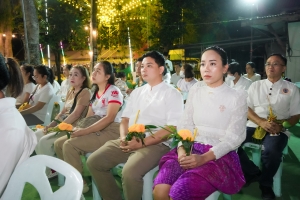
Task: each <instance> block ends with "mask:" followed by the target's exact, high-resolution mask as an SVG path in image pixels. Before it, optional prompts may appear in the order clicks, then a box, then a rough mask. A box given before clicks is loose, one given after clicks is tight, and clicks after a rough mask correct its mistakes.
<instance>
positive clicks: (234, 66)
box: [228, 62, 242, 75]
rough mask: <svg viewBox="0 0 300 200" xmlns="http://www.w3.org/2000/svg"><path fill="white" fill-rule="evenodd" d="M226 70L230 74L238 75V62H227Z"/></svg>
mask: <svg viewBox="0 0 300 200" xmlns="http://www.w3.org/2000/svg"><path fill="white" fill-rule="evenodd" d="M228 72H230V73H231V74H235V73H238V75H241V74H242V70H241V68H240V64H239V63H238V62H232V63H230V64H229V67H228Z"/></svg>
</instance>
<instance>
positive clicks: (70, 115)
mask: <svg viewBox="0 0 300 200" xmlns="http://www.w3.org/2000/svg"><path fill="white" fill-rule="evenodd" d="M69 81H70V85H71V87H72V88H71V89H70V90H69V91H68V93H67V96H66V101H65V105H64V108H63V109H62V111H61V112H60V113H59V114H58V115H57V116H56V117H55V120H53V121H52V122H51V123H50V124H48V125H47V126H45V127H44V128H43V129H38V130H37V131H36V132H35V134H36V136H37V139H38V144H37V146H36V148H35V152H36V154H44V155H48V156H54V154H55V152H54V149H53V143H54V141H55V140H56V139H57V138H59V137H61V136H62V135H61V134H56V132H57V131H55V130H53V131H51V129H53V128H54V127H56V126H57V125H58V124H59V122H64V123H68V124H73V125H76V123H77V122H78V120H80V119H82V118H84V117H85V116H86V114H87V111H88V107H89V103H90V98H91V93H90V90H89V88H90V78H89V74H88V71H87V70H86V69H85V68H84V67H83V66H74V67H73V68H72V69H71V71H70V74H69ZM49 173H51V172H49ZM49 176H51V175H50V174H49Z"/></svg>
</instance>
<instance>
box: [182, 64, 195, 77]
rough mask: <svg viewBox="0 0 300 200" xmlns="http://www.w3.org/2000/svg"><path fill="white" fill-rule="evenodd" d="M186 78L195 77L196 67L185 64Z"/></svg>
mask: <svg viewBox="0 0 300 200" xmlns="http://www.w3.org/2000/svg"><path fill="white" fill-rule="evenodd" d="M183 68H184V78H194V77H195V73H194V68H193V67H192V65H190V64H184V65H183Z"/></svg>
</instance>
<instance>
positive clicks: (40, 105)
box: [20, 65, 54, 126]
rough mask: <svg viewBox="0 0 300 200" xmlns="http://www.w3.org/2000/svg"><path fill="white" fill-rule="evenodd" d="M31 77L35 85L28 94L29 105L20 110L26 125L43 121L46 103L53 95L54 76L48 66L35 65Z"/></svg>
mask: <svg viewBox="0 0 300 200" xmlns="http://www.w3.org/2000/svg"><path fill="white" fill-rule="evenodd" d="M32 78H33V79H34V80H35V81H36V84H37V86H36V88H35V90H34V91H33V92H32V93H31V95H30V96H29V105H30V107H29V108H27V109H24V110H22V111H20V113H21V115H23V117H24V119H25V121H26V123H27V125H28V126H32V125H37V124H43V123H44V120H45V117H46V114H47V107H48V103H49V101H50V100H51V98H52V97H53V95H54V90H53V86H52V83H53V81H54V76H53V72H52V70H51V69H50V68H49V67H47V66H45V65H37V66H35V67H34V71H33V77H32Z"/></svg>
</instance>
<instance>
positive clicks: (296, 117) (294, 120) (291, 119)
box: [286, 115, 300, 126]
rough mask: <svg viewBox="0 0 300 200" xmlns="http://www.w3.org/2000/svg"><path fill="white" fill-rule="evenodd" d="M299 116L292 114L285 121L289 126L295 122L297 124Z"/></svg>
mask: <svg viewBox="0 0 300 200" xmlns="http://www.w3.org/2000/svg"><path fill="white" fill-rule="evenodd" d="M299 118H300V115H294V116H291V117H290V118H289V119H287V120H286V121H288V123H289V124H290V125H291V126H294V125H295V124H297V123H298V122H299Z"/></svg>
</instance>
